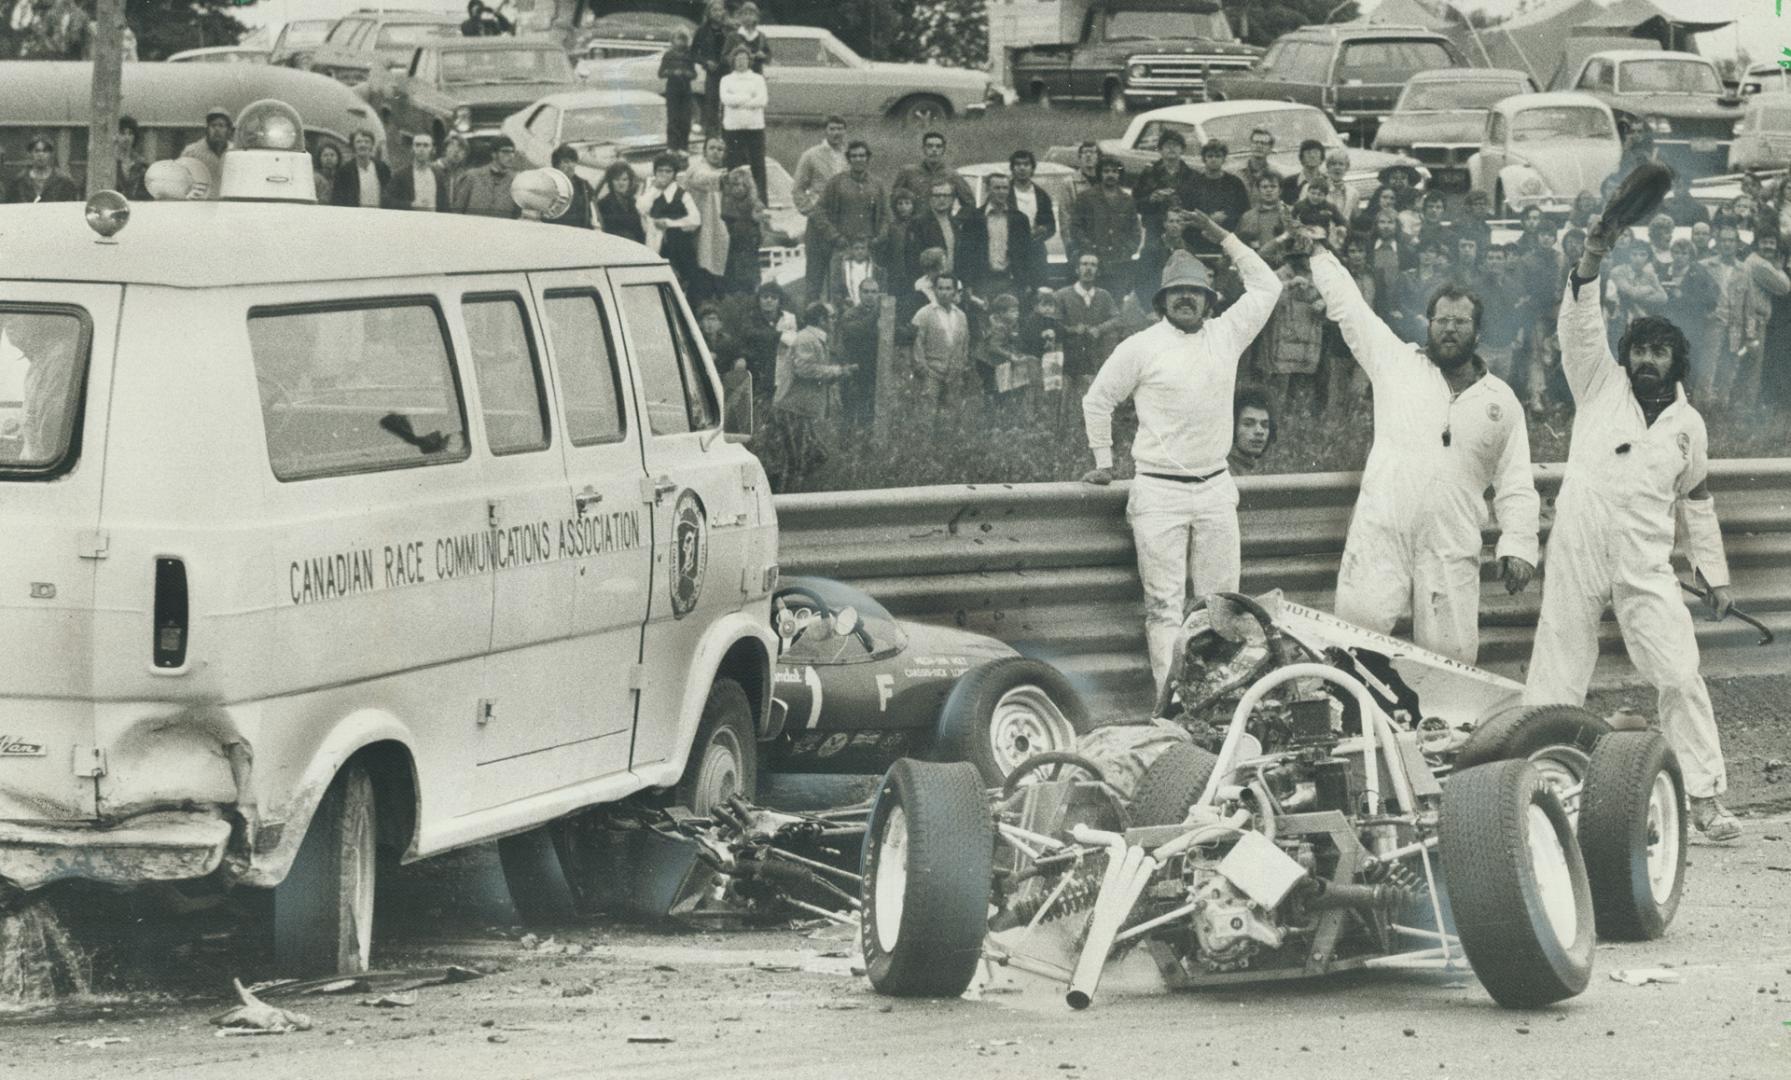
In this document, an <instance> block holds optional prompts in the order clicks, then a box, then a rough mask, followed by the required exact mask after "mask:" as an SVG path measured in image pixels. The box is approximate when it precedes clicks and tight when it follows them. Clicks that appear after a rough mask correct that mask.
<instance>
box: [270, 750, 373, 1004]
mask: <svg viewBox="0 0 1791 1080" xmlns="http://www.w3.org/2000/svg"><path fill="white" fill-rule="evenodd" d="M378 810H379V808H378V800H377V799H376V798H375V797H374V791H373V778H372V776H371V775H370V774H369V773H368V772H367V769H366V767H365V766H364V765H362V764H361V763H359V762H357V761H351V762H349V763H348V765H347V766H346V767H344V768H343V770H342V771H341V772H339V773H337V774H336V777H335V779H334V780H332V781H331V782H330V786H329V788H328V789H327V790H325V792H324V794H323V801H322V802H320V803H318V805H317V812H316V813H315V814H313V815H312V816H311V824H310V825H309V826H308V827H307V828H306V829H305V836H304V839H303V840H301V841H300V842H299V849H298V855H297V856H296V857H295V858H294V859H293V862H292V869H290V870H289V871H287V873H286V879H285V880H284V881H282V882H280V884H278V885H276V886H274V888H273V945H274V965H275V967H276V968H277V969H278V970H279V972H280V973H281V974H282V975H294V976H298V977H299V978H307V977H310V976H314V975H357V974H359V973H361V972H363V971H366V970H367V965H368V963H369V958H370V956H371V954H372V949H373V900H374V892H375V889H374V883H375V878H376V876H377V870H378V857H379V847H378V836H379V818H378Z"/></svg>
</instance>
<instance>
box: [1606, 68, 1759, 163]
mask: <svg viewBox="0 0 1791 1080" xmlns="http://www.w3.org/2000/svg"><path fill="white" fill-rule="evenodd" d="M1571 86H1572V87H1573V89H1575V90H1578V91H1580V92H1582V93H1586V94H1591V95H1592V96H1594V97H1596V98H1598V99H1599V100H1600V101H1602V102H1604V103H1605V104H1606V105H1609V106H1610V107H1611V109H1612V110H1613V111H1615V112H1616V113H1618V114H1619V115H1620V116H1621V117H1622V119H1623V121H1624V123H1625V124H1629V123H1642V124H1645V125H1646V126H1647V128H1648V130H1649V131H1650V132H1652V133H1653V135H1654V145H1655V147H1656V149H1657V150H1658V151H1659V155H1660V158H1661V160H1662V161H1664V162H1666V163H1667V164H1668V165H1671V166H1672V167H1674V168H1676V169H1684V170H1688V171H1690V173H1691V174H1692V175H1693V176H1708V175H1710V174H1712V173H1715V172H1720V171H1721V170H1722V168H1723V167H1724V165H1726V164H1727V163H1728V157H1729V144H1730V142H1732V141H1733V140H1734V137H1735V122H1736V121H1737V120H1739V119H1740V118H1741V99H1740V98H1737V97H1732V96H1730V95H1729V93H1728V91H1726V90H1725V89H1723V80H1722V76H1721V74H1720V73H1719V72H1718V71H1717V68H1716V64H1715V63H1713V62H1711V61H1710V60H1709V59H1708V58H1706V57H1702V56H1698V55H1696V54H1694V53H1682V52H1659V51H1656V50H1643V49H1612V50H1606V51H1604V52H1598V53H1593V54H1592V55H1591V56H1588V57H1587V58H1586V60H1585V62H1584V63H1583V64H1581V65H1580V70H1579V73H1578V74H1577V75H1575V76H1574V78H1573V81H1572V83H1571Z"/></svg>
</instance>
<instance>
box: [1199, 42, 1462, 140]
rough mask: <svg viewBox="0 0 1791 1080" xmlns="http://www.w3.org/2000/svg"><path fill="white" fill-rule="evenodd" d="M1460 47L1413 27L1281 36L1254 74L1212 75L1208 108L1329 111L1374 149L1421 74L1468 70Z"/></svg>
mask: <svg viewBox="0 0 1791 1080" xmlns="http://www.w3.org/2000/svg"><path fill="white" fill-rule="evenodd" d="M1467 66H1468V61H1467V58H1466V57H1464V56H1463V55H1462V54H1461V51H1460V50H1459V49H1457V48H1456V47H1455V43H1454V42H1452V41H1450V40H1449V39H1448V38H1446V37H1444V36H1443V35H1442V34H1438V33H1435V32H1433V31H1430V30H1425V29H1422V28H1420V27H1415V26H1374V25H1370V24H1352V25H1348V26H1305V27H1301V28H1300V29H1298V30H1295V31H1292V32H1291V33H1287V34H1283V35H1281V36H1280V37H1278V38H1276V39H1275V42H1274V44H1272V45H1270V46H1269V51H1268V53H1267V54H1265V55H1264V56H1263V58H1262V60H1261V62H1260V63H1258V64H1257V66H1256V67H1255V68H1254V69H1252V70H1251V71H1249V72H1245V73H1241V74H1235V75H1234V74H1219V75H1214V76H1213V77H1212V78H1211V79H1209V80H1208V81H1207V98H1208V100H1210V101H1226V100H1239V99H1243V98H1257V99H1263V98H1266V99H1268V100H1271V101H1294V102H1299V103H1300V104H1303V105H1312V106H1314V107H1316V108H1320V109H1323V110H1324V112H1325V115H1326V116H1327V117H1329V118H1330V121H1331V123H1332V124H1334V125H1335V126H1336V127H1337V129H1338V130H1339V131H1342V132H1344V133H1346V134H1347V135H1349V137H1350V138H1351V140H1352V141H1353V142H1355V143H1356V145H1358V146H1372V145H1374V135H1375V129H1376V127H1377V126H1378V125H1379V123H1380V118H1381V117H1382V116H1385V115H1386V114H1387V113H1388V112H1391V111H1392V109H1393V103H1394V102H1395V101H1396V100H1397V99H1398V97H1399V91H1400V88H1401V87H1403V86H1404V85H1405V84H1406V81H1407V80H1408V79H1410V78H1411V77H1412V76H1413V75H1416V74H1417V73H1418V72H1420V71H1431V70H1434V69H1436V68H1465V67H1467Z"/></svg>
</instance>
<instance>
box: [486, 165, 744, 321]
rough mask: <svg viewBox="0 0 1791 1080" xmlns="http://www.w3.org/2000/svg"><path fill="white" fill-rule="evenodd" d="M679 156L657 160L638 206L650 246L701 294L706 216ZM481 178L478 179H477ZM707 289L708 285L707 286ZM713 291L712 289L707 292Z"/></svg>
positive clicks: (686, 286)
mask: <svg viewBox="0 0 1791 1080" xmlns="http://www.w3.org/2000/svg"><path fill="white" fill-rule="evenodd" d="M680 164H682V162H681V161H680V160H679V158H678V157H677V156H676V155H675V154H671V153H664V154H660V155H659V156H658V157H656V158H654V159H653V180H652V183H651V184H649V185H648V187H647V190H645V191H643V192H641V194H640V196H639V198H637V199H636V200H635V205H636V206H639V207H640V208H641V217H642V218H643V219H644V224H645V225H646V231H647V246H648V247H651V248H653V249H654V250H655V251H657V252H659V254H660V256H661V257H663V258H664V259H665V261H666V262H668V263H671V264H672V272H673V273H674V274H676V275H678V280H679V281H681V282H683V283H684V289H685V291H686V292H692V291H698V290H697V286H698V284H699V281H700V275H701V274H702V273H703V272H704V269H703V267H702V266H701V265H700V264H699V261H698V258H697V240H696V237H697V233H698V232H699V231H700V230H701V229H702V228H703V216H702V213H701V212H700V211H699V210H698V209H697V204H696V200H694V199H693V198H692V197H691V194H690V192H689V191H687V190H685V188H684V185H683V184H681V183H679V182H678V166H679V165H680ZM476 178H477V176H475V179H476ZM704 286H705V289H706V283H704ZM706 291H707V292H712V291H713V290H712V289H706Z"/></svg>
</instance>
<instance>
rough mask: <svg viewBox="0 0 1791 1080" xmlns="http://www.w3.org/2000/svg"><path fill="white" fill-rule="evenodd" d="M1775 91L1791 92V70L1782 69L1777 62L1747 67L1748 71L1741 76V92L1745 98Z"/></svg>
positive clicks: (1768, 61)
mask: <svg viewBox="0 0 1791 1080" xmlns="http://www.w3.org/2000/svg"><path fill="white" fill-rule="evenodd" d="M1774 90H1791V69H1787V68H1785V67H1782V66H1781V65H1780V64H1779V62H1778V61H1777V60H1767V61H1765V62H1763V63H1758V64H1749V65H1748V66H1747V71H1746V72H1744V73H1743V74H1742V76H1741V86H1740V91H1741V94H1742V96H1743V97H1746V96H1747V95H1749V94H1770V93H1772V92H1773V91H1774Z"/></svg>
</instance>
